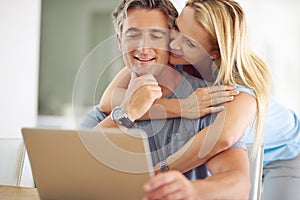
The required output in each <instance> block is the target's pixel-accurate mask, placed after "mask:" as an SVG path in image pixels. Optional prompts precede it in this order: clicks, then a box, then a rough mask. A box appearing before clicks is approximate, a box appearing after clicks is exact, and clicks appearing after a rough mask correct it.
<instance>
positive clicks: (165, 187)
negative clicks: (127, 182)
mask: <svg viewBox="0 0 300 200" xmlns="http://www.w3.org/2000/svg"><path fill="white" fill-rule="evenodd" d="M144 191H145V192H146V193H147V194H146V196H145V197H144V198H143V200H152V199H161V200H163V199H172V200H173V199H174V200H175V199H186V200H197V199H199V198H198V194H197V192H196V189H195V187H194V185H193V183H192V182H191V181H190V180H188V179H187V178H186V177H185V176H184V175H183V174H181V173H180V172H178V171H168V172H165V173H160V174H158V175H156V176H154V177H152V178H151V179H150V180H149V181H148V182H147V183H146V184H145V185H144Z"/></svg>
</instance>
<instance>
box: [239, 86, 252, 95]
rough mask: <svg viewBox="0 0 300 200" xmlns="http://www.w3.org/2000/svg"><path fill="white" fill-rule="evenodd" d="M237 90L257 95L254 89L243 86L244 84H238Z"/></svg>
mask: <svg viewBox="0 0 300 200" xmlns="http://www.w3.org/2000/svg"><path fill="white" fill-rule="evenodd" d="M236 90H238V91H240V92H245V93H248V94H250V95H252V96H254V97H256V95H255V93H254V91H253V90H252V89H250V88H247V87H243V86H237V87H236Z"/></svg>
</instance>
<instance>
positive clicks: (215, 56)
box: [210, 50, 221, 60]
mask: <svg viewBox="0 0 300 200" xmlns="http://www.w3.org/2000/svg"><path fill="white" fill-rule="evenodd" d="M220 57H221V55H220V52H219V51H218V50H216V51H213V52H212V53H211V54H210V58H211V59H212V60H217V59H219V58H220Z"/></svg>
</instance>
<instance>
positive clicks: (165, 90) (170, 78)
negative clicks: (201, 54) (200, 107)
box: [155, 65, 182, 97]
mask: <svg viewBox="0 0 300 200" xmlns="http://www.w3.org/2000/svg"><path fill="white" fill-rule="evenodd" d="M169 66H170V67H169V68H166V69H164V70H163V71H162V72H161V73H160V74H159V75H158V76H156V77H155V78H156V80H157V82H158V84H159V86H160V87H161V90H162V97H166V96H167V95H169V94H170V93H172V92H174V90H175V89H176V88H177V86H178V85H179V83H180V81H181V80H182V74H181V73H180V72H178V71H177V70H176V69H175V68H174V67H173V66H172V65H169Z"/></svg>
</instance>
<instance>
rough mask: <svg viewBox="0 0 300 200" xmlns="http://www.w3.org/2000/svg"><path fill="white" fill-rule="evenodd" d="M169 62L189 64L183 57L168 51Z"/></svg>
mask: <svg viewBox="0 0 300 200" xmlns="http://www.w3.org/2000/svg"><path fill="white" fill-rule="evenodd" d="M169 63H170V64H172V65H189V64H190V63H189V62H188V61H186V60H185V59H184V58H182V57H179V56H176V55H172V53H170V57H169Z"/></svg>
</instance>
